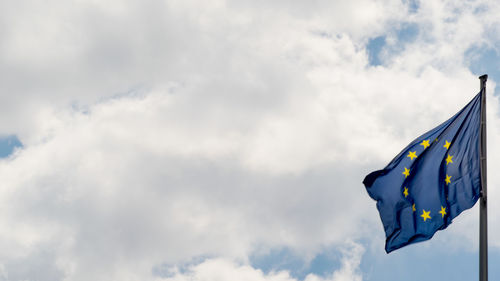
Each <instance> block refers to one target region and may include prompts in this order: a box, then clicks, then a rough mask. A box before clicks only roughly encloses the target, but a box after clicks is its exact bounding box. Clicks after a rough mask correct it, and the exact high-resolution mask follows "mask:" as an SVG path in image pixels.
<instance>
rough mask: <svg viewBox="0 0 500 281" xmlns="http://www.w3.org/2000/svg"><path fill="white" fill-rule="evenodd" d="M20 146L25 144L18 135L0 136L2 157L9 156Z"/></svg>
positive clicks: (0, 155) (0, 156)
mask: <svg viewBox="0 0 500 281" xmlns="http://www.w3.org/2000/svg"><path fill="white" fill-rule="evenodd" d="M18 147H23V145H22V143H21V142H20V141H19V139H18V138H17V137H16V136H6V137H0V158H5V157H8V156H9V155H11V154H12V152H14V149H16V148H18Z"/></svg>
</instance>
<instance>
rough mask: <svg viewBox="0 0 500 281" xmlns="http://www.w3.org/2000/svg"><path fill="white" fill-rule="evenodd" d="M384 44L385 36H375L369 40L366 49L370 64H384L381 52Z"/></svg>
mask: <svg viewBox="0 0 500 281" xmlns="http://www.w3.org/2000/svg"><path fill="white" fill-rule="evenodd" d="M384 46H385V36H379V37H375V38H373V39H370V41H368V45H367V46H366V50H367V51H368V60H369V62H370V65H372V66H377V65H381V64H382V61H381V60H380V52H381V51H382V48H383V47H384Z"/></svg>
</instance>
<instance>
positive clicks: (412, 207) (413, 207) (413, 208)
mask: <svg viewBox="0 0 500 281" xmlns="http://www.w3.org/2000/svg"><path fill="white" fill-rule="evenodd" d="M411 209H412V210H413V211H414V212H415V211H416V210H417V209H415V204H413V206H411Z"/></svg>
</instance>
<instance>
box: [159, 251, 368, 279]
mask: <svg viewBox="0 0 500 281" xmlns="http://www.w3.org/2000/svg"><path fill="white" fill-rule="evenodd" d="M363 253H364V248H363V247H362V246H361V245H358V244H351V245H350V246H349V247H347V248H346V249H345V250H344V251H343V254H344V255H343V258H342V265H341V268H340V269H338V270H337V271H334V272H333V273H332V274H331V275H329V276H325V277H321V276H318V275H315V274H309V275H307V276H306V278H305V281H361V280H363V278H362V276H361V274H360V270H359V265H360V263H361V257H362V255H363ZM165 273H167V274H166V275H167V276H169V277H167V278H161V279H159V280H165V281H187V280H190V281H209V280H217V281H226V280H228V281H229V280H242V281H296V280H297V279H296V278H293V277H291V276H290V274H289V272H287V271H279V272H270V273H268V274H264V273H263V272H262V271H261V270H258V269H255V268H252V267H251V266H248V265H238V264H235V263H234V262H231V261H227V260H224V259H209V260H206V261H204V262H202V263H200V264H197V265H194V266H190V267H188V268H187V269H185V270H183V271H181V270H179V268H172V269H170V270H167V272H165Z"/></svg>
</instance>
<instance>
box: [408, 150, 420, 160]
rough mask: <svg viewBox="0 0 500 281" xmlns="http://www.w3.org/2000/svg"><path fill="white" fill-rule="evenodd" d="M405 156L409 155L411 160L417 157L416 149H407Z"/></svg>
mask: <svg viewBox="0 0 500 281" xmlns="http://www.w3.org/2000/svg"><path fill="white" fill-rule="evenodd" d="M406 157H410V159H411V160H413V158H417V151H409V152H408V155H406Z"/></svg>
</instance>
